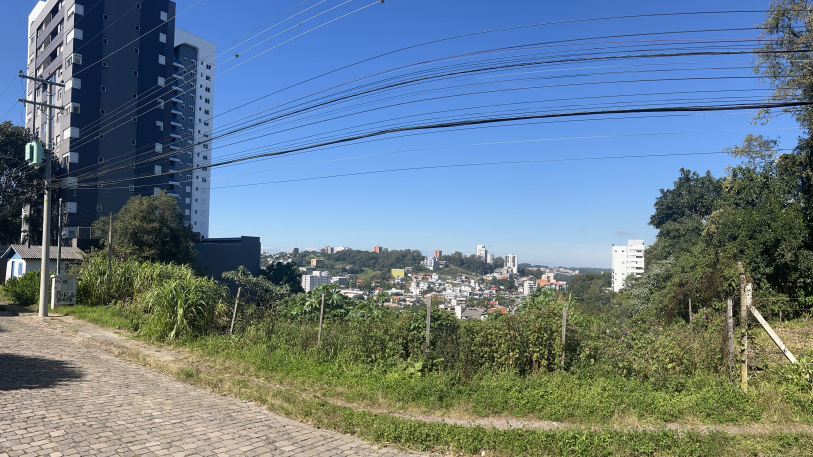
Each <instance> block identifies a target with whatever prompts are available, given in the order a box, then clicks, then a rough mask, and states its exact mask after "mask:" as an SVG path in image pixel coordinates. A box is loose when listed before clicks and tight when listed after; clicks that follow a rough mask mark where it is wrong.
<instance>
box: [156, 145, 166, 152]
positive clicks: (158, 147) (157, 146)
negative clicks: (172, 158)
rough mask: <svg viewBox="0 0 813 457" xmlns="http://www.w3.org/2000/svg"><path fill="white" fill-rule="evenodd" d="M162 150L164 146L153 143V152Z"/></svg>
mask: <svg viewBox="0 0 813 457" xmlns="http://www.w3.org/2000/svg"><path fill="white" fill-rule="evenodd" d="M163 150H164V146H163V145H162V144H161V143H155V152H161V151H163Z"/></svg>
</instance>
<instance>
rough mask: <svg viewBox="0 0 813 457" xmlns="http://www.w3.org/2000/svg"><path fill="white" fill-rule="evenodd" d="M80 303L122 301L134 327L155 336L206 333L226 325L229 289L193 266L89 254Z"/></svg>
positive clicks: (83, 267) (81, 277) (168, 337)
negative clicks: (195, 270) (224, 323)
mask: <svg viewBox="0 0 813 457" xmlns="http://www.w3.org/2000/svg"><path fill="white" fill-rule="evenodd" d="M77 292H78V302H79V303H80V304H82V305H86V306H117V307H119V308H120V309H121V310H122V311H123V312H124V313H125V314H126V315H127V316H128V317H129V318H130V319H131V320H132V327H133V328H134V329H136V330H137V331H139V332H140V333H142V334H144V335H145V336H147V337H149V338H153V339H161V340H174V339H178V338H183V337H186V336H193V335H202V334H205V333H207V332H210V331H212V330H214V329H215V328H216V327H217V326H218V325H222V324H223V317H224V315H225V312H224V311H225V309H226V305H225V303H226V301H227V300H228V296H229V292H228V289H227V288H226V287H225V286H223V285H222V284H219V283H217V282H216V281H214V280H212V279H209V278H202V277H199V276H196V275H195V272H194V271H193V270H192V269H191V268H190V267H189V266H187V265H173V264H163V263H153V262H139V261H137V260H123V261H121V260H118V259H117V260H114V261H113V264H112V267H111V271H110V273H109V274H108V261H107V258H106V257H105V256H104V254H103V253H102V252H99V251H97V252H94V253H91V254H89V255H88V256H87V257H86V258H85V260H84V262H83V263H82V265H81V267H80V270H79V286H78V291H77Z"/></svg>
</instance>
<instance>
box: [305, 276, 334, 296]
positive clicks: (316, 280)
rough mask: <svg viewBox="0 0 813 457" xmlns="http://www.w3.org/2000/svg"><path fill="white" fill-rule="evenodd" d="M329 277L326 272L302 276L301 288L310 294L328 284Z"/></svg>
mask: <svg viewBox="0 0 813 457" xmlns="http://www.w3.org/2000/svg"><path fill="white" fill-rule="evenodd" d="M330 281H331V277H330V273H328V272H327V271H314V272H313V273H312V274H309V275H308V274H305V275H302V288H303V289H305V292H310V291H312V290H313V289H316V288H317V287H319V286H323V285H328V284H330Z"/></svg>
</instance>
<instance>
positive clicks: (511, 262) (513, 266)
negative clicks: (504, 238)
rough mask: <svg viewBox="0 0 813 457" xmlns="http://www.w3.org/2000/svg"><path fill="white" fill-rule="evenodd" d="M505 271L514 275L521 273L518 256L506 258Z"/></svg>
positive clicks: (513, 255) (510, 255)
mask: <svg viewBox="0 0 813 457" xmlns="http://www.w3.org/2000/svg"><path fill="white" fill-rule="evenodd" d="M505 269H506V270H507V271H510V272H512V273H514V274H517V273H518V272H519V263H518V260H517V255H516V254H508V255H506V256H505Z"/></svg>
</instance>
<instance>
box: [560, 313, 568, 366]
mask: <svg viewBox="0 0 813 457" xmlns="http://www.w3.org/2000/svg"><path fill="white" fill-rule="evenodd" d="M566 332H567V306H562V360H561V361H560V362H559V363H560V364H561V365H562V366H563V367H564V366H565V341H566V340H565V335H566Z"/></svg>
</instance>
